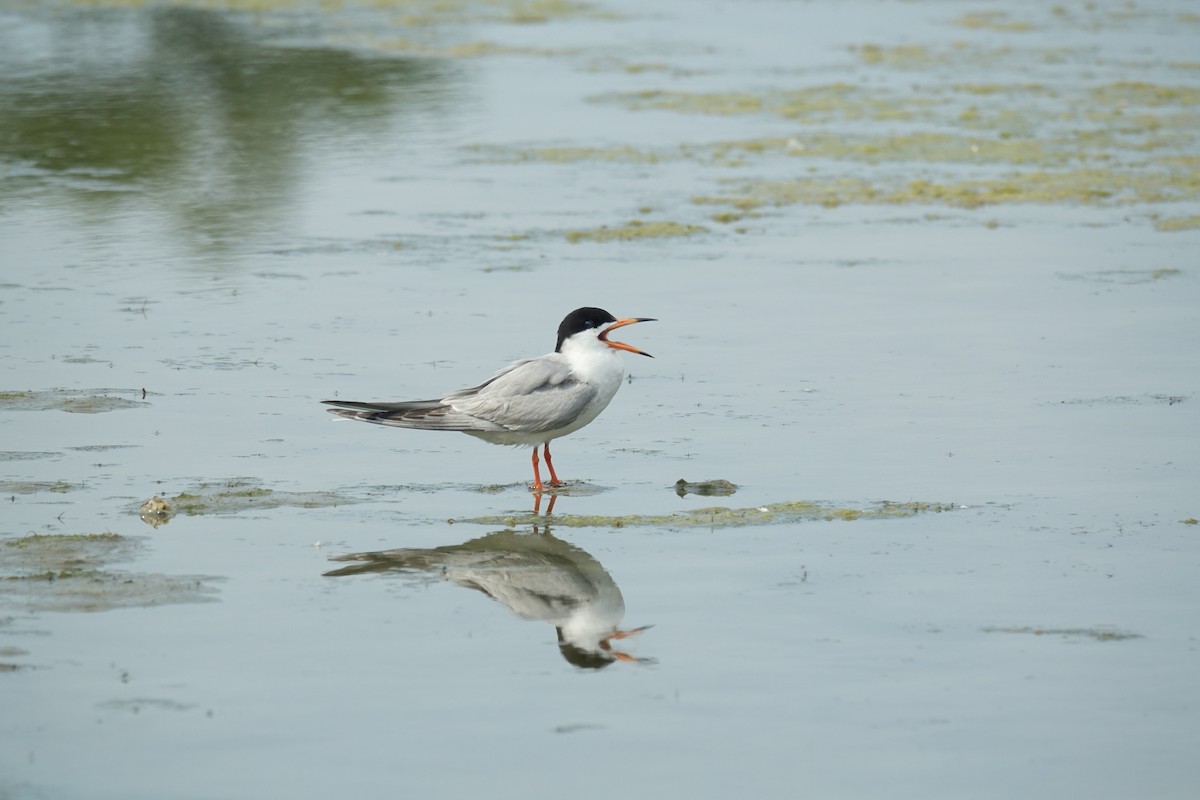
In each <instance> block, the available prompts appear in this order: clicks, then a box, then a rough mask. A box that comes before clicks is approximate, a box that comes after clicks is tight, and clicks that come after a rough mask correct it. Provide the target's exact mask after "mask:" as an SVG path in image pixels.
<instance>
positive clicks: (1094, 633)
mask: <svg viewBox="0 0 1200 800" xmlns="http://www.w3.org/2000/svg"><path fill="white" fill-rule="evenodd" d="M983 632H984V633H1026V634H1032V635H1034V636H1058V637H1060V638H1063V639H1071V638H1088V639H1095V640H1096V641H1098V642H1119V641H1122V640H1125V639H1141V638H1142V635H1141V634H1140V633H1131V632H1129V631H1122V630H1119V629H1117V628H1108V627H1096V628H1038V627H1032V626H1010V627H1007V628H995V627H988V628H984V629H983Z"/></svg>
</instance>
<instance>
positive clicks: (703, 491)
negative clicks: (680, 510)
mask: <svg viewBox="0 0 1200 800" xmlns="http://www.w3.org/2000/svg"><path fill="white" fill-rule="evenodd" d="M737 488H738V487H737V484H734V483H731V482H730V481H727V480H725V479H724V478H718V479H716V480H712V481H687V480H684V479H683V478H680V479H679V480H677V481H675V494H677V495H679V496H680V497H683V496H685V495H689V494H698V495H700V496H701V497H728V496H729V495H731V494H734V493H736V492H737Z"/></svg>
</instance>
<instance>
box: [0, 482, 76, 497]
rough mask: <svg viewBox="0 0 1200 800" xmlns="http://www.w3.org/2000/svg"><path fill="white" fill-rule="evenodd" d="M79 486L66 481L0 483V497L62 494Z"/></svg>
mask: <svg viewBox="0 0 1200 800" xmlns="http://www.w3.org/2000/svg"><path fill="white" fill-rule="evenodd" d="M78 488H79V486H78V485H76V484H72V483H67V482H66V481H0V495H17V494H41V493H42V492H53V493H55V494H63V493H65V492H69V491H71V490H72V489H78Z"/></svg>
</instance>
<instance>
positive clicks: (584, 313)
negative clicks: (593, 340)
mask: <svg viewBox="0 0 1200 800" xmlns="http://www.w3.org/2000/svg"><path fill="white" fill-rule="evenodd" d="M616 321H617V318H616V317H614V316H613V315H612V314H610V313H608V312H607V311H605V310H604V309H603V308H592V307H590V306H588V307H585V308H577V309H575V310H574V311H572V312H571V313H570V314H567V315H566V316H565V317H563V321H562V322H561V323H559V325H558V344H556V345H555V346H554V352H556V353H561V352H562V346H563V342H565V341H566V340H567V339H569V338H571V337H572V336H574V335H575V334H577V333H579V332H580V331H586V330H589V329H591V328H599V327H600V326H601V325H607V324H608V323H610V322H616Z"/></svg>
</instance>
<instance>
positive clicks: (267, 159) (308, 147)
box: [0, 8, 455, 249]
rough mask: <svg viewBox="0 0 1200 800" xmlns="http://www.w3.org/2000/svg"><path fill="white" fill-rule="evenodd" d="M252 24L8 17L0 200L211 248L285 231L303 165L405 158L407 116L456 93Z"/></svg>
mask: <svg viewBox="0 0 1200 800" xmlns="http://www.w3.org/2000/svg"><path fill="white" fill-rule="evenodd" d="M252 23H253V19H252V18H250V19H248V18H245V17H241V16H237V15H230V14H228V13H219V12H216V11H212V10H206V9H202V8H159V9H152V10H144V11H143V12H142V13H132V12H129V11H125V10H115V11H114V10H95V11H92V12H89V13H72V14H69V15H68V14H45V15H42V16H35V17H30V16H21V17H8V18H7V19H6V20H5V24H4V25H3V27H0V71H2V72H3V73H4V74H5V76H6V80H5V81H3V82H2V83H0V158H2V159H3V161H4V162H5V167H6V171H7V172H8V177H9V180H6V181H4V182H2V183H0V198H2V197H4V196H8V197H9V198H14V197H24V198H33V197H39V196H42V195H44V193H51V194H53V195H54V196H55V197H59V198H65V199H66V200H68V201H69V202H70V203H71V204H72V205H73V207H75V208H76V209H78V210H79V211H80V212H81V213H82V215H83V216H84V218H85V219H86V220H88V221H89V222H93V223H104V222H106V221H109V220H112V219H114V218H117V217H120V216H121V215H125V214H128V213H130V212H131V211H135V212H137V213H151V214H154V215H161V216H162V218H164V221H165V224H166V228H167V229H168V231H170V234H171V235H173V236H182V237H184V238H186V239H187V240H189V241H190V242H191V243H192V244H193V245H196V244H199V245H205V246H211V247H215V248H217V249H220V248H221V247H222V245H223V244H226V243H230V242H234V241H237V240H240V239H242V238H244V237H246V236H253V235H255V234H256V233H264V232H271V231H274V232H278V231H279V230H280V229H281V228H284V227H286V226H288V225H289V224H290V222H291V215H292V213H293V211H294V209H295V206H296V204H297V202H298V199H299V198H300V196H301V195H302V194H303V192H304V191H305V189H306V186H305V184H306V182H307V181H308V180H309V177H310V175H313V174H314V173H315V171H314V170H313V167H314V163H313V162H314V159H315V158H317V157H325V158H329V157H331V156H332V157H334V158H336V157H337V155H338V154H346V153H356V152H361V151H362V150H363V149H364V148H367V147H370V148H373V149H374V150H375V151H384V152H393V151H395V150H397V149H399V148H403V146H404V141H405V137H406V135H407V132H408V131H409V130H411V126H410V125H407V124H406V120H411V119H412V118H414V117H428V118H429V119H432V120H436V119H439V118H441V117H442V116H443V114H444V112H445V110H446V108H447V104H448V97H449V95H450V94H452V93H453V91H454V85H455V84H454V81H453V80H451V77H452V74H453V72H454V70H453V68H452V67H449V66H447V65H445V64H444V63H438V62H430V61H428V60H422V59H415V58H404V57H394V56H393V57H387V58H384V57H376V56H372V55H369V54H363V53H359V52H353V51H349V50H345V49H335V48H332V47H321V46H318V47H312V46H309V47H299V46H291V45H290V44H289V43H288V42H289V40H288V39H287V38H286V37H285V36H284V33H287V34H290V35H291V36H293V37H295V36H296V35H298V34H302V33H304V32H305V31H304V30H303V23H304V18H303V17H300V18H299V19H298V20H297V21H295V28H293V29H288V30H287V31H283V32H281V31H279V30H276V29H273V28H268V27H264V26H262V25H256V24H252ZM424 124H425V123H423V122H422V123H417V126H418V127H420V126H421V125H424ZM432 127H436V124H434V125H433V126H432Z"/></svg>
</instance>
